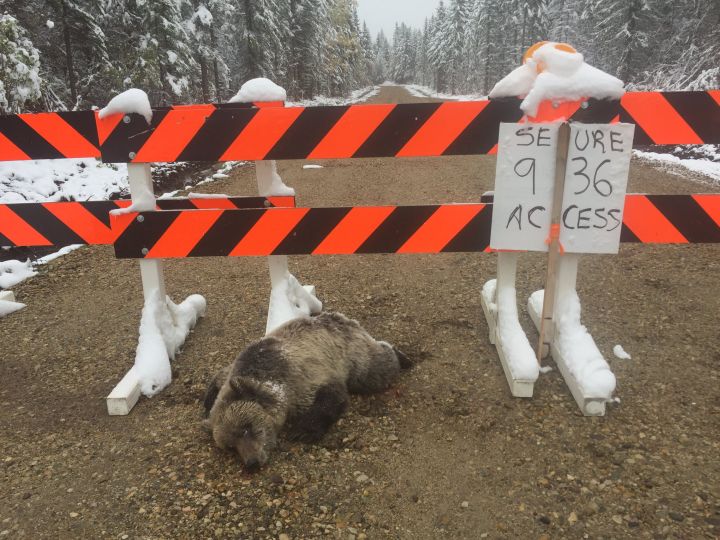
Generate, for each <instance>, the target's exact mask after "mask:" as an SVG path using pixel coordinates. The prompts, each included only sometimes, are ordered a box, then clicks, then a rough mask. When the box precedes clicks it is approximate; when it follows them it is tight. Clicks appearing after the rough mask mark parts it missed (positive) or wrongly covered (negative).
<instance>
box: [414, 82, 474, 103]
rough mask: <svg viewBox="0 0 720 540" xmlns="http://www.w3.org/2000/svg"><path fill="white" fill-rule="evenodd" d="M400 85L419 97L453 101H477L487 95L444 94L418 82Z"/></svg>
mask: <svg viewBox="0 0 720 540" xmlns="http://www.w3.org/2000/svg"><path fill="white" fill-rule="evenodd" d="M401 86H402V87H403V88H405V90H407V91H408V92H410V95H412V96H414V97H419V98H433V99H448V100H453V101H477V100H482V99H487V96H485V95H483V94H446V93H442V92H436V91H435V90H433V89H432V88H430V87H429V86H422V85H419V84H403V85H401Z"/></svg>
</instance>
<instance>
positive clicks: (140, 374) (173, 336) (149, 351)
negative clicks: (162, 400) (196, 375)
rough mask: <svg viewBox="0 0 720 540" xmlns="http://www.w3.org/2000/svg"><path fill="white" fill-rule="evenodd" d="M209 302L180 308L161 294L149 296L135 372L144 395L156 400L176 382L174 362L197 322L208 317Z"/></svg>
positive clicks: (191, 299)
mask: <svg viewBox="0 0 720 540" xmlns="http://www.w3.org/2000/svg"><path fill="white" fill-rule="evenodd" d="M206 307H207V302H206V301H205V298H204V297H202V296H201V295H199V294H193V295H191V296H188V297H187V298H186V299H185V301H184V302H182V303H181V304H179V305H177V304H175V303H174V302H173V301H172V300H170V297H165V298H164V299H163V298H161V297H160V293H159V292H158V291H154V292H152V293H151V294H149V295H148V298H147V300H146V301H145V305H144V306H143V311H142V318H141V320H140V337H139V339H138V346H137V351H136V354H135V365H134V366H133V370H134V371H135V375H136V376H137V378H138V381H139V383H140V389H141V391H142V393H143V395H145V396H147V397H152V396H154V395H155V394H157V393H158V392H160V391H161V390H163V389H164V388H165V387H166V386H167V385H169V384H170V382H171V380H172V371H171V369H170V361H171V360H174V359H175V355H176V354H177V353H178V351H179V350H180V347H182V345H183V344H184V343H185V339H186V338H187V336H188V334H189V333H190V330H192V329H193V328H194V327H195V324H196V323H197V320H198V319H199V318H200V317H203V316H205V309H206Z"/></svg>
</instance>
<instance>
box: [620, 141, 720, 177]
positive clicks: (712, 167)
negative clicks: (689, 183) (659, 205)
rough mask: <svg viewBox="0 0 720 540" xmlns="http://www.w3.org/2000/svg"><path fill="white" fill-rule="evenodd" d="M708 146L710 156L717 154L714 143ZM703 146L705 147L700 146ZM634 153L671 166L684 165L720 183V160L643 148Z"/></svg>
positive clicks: (642, 157) (636, 155)
mask: <svg viewBox="0 0 720 540" xmlns="http://www.w3.org/2000/svg"><path fill="white" fill-rule="evenodd" d="M704 146H705V147H707V148H708V150H707V152H708V156H715V155H716V154H715V153H714V150H715V148H714V147H713V146H712V145H704ZM699 148H703V147H699ZM633 155H634V156H635V157H639V158H641V159H646V160H648V161H652V162H655V163H659V164H662V165H666V166H669V167H673V166H677V167H683V168H685V169H687V170H689V171H692V172H694V173H698V174H702V175H704V176H707V177H708V178H710V180H711V182H710V183H711V184H713V185H719V184H720V161H714V160H711V159H686V158H680V157H678V156H674V155H672V154H658V153H656V152H644V151H642V150H633Z"/></svg>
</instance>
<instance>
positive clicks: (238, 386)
mask: <svg viewBox="0 0 720 540" xmlns="http://www.w3.org/2000/svg"><path fill="white" fill-rule="evenodd" d="M229 382H230V388H231V389H232V391H233V394H234V395H235V399H239V400H242V401H254V402H255V403H257V404H259V405H260V406H262V407H271V406H272V405H274V404H275V399H274V398H273V396H272V395H271V394H270V393H269V392H267V391H265V390H264V389H263V387H262V385H260V384H258V383H257V382H255V381H252V380H248V379H246V378H244V377H241V376H235V377H231V378H230V381H229Z"/></svg>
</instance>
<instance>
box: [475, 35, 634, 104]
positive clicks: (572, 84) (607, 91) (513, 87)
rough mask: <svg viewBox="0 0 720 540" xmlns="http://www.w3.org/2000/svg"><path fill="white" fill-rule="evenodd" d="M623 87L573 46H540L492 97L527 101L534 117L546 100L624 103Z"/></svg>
mask: <svg viewBox="0 0 720 540" xmlns="http://www.w3.org/2000/svg"><path fill="white" fill-rule="evenodd" d="M623 86H624V83H623V82H622V81H621V80H620V79H618V78H616V77H613V76H612V75H609V74H607V73H605V72H604V71H600V70H599V69H597V68H594V67H592V66H591V65H589V64H586V63H585V60H584V58H583V55H582V54H580V53H579V52H577V51H576V50H575V49H574V48H573V47H571V46H570V45H567V44H566V43H555V42H540V43H537V44H535V45H533V46H532V47H530V49H528V51H527V53H525V58H524V60H523V65H522V66H520V67H519V68H516V69H514V70H513V71H511V72H510V73H509V74H508V75H507V76H505V77H504V78H503V79H501V80H500V81H499V82H498V83H497V84H496V85H495V86H494V88H493V89H492V90H491V91H490V94H489V96H490V97H491V98H500V97H516V96H519V97H523V98H524V100H523V102H522V103H521V104H520V108H521V109H522V110H523V112H524V113H525V114H527V115H528V116H531V117H532V116H536V115H537V111H538V107H539V106H540V103H541V102H543V101H545V100H564V101H576V100H579V99H583V98H597V99H620V98H621V97H622V96H623V94H624V93H625V90H624V88H623Z"/></svg>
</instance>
